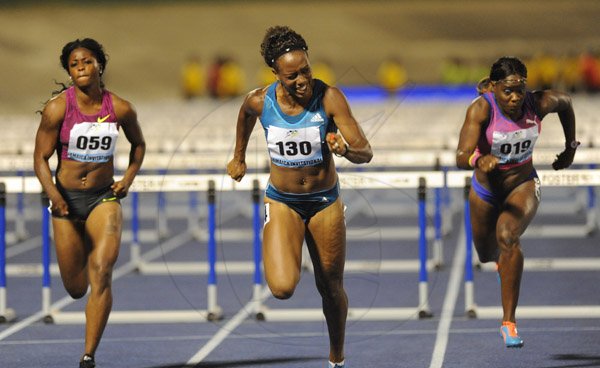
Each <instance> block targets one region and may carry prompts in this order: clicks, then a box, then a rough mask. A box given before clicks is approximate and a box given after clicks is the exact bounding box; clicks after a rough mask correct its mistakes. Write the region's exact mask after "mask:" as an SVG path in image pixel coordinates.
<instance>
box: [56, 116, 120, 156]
mask: <svg viewBox="0 0 600 368" xmlns="http://www.w3.org/2000/svg"><path fill="white" fill-rule="evenodd" d="M118 137H119V130H118V127H117V123H113V122H102V123H90V122H83V123H79V124H75V125H74V126H73V128H72V129H71V133H70V136H69V150H68V151H67V157H68V158H70V159H71V160H75V161H81V162H107V161H109V160H110V159H111V157H112V156H113V154H114V152H115V147H116V146H117V138H118Z"/></svg>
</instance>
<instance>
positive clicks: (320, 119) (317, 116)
mask: <svg viewBox="0 0 600 368" xmlns="http://www.w3.org/2000/svg"><path fill="white" fill-rule="evenodd" d="M324 121H325V119H323V117H322V116H321V114H319V113H316V114H315V115H313V117H312V118H310V122H311V123H322V122H324Z"/></svg>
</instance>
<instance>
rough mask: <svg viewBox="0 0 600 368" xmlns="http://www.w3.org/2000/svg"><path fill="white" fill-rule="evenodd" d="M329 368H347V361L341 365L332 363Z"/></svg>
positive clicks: (343, 361)
mask: <svg viewBox="0 0 600 368" xmlns="http://www.w3.org/2000/svg"><path fill="white" fill-rule="evenodd" d="M327 367H328V368H345V367H346V363H345V360H342V361H341V362H340V363H332V362H331V361H330V362H329V364H328V365H327Z"/></svg>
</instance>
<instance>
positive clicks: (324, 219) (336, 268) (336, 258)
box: [306, 197, 346, 276]
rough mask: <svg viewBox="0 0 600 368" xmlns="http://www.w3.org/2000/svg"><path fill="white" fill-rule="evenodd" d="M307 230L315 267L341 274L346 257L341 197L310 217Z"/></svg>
mask: <svg viewBox="0 0 600 368" xmlns="http://www.w3.org/2000/svg"><path fill="white" fill-rule="evenodd" d="M308 232H309V234H307V237H306V240H307V244H308V246H309V250H310V251H311V256H312V258H313V264H314V266H315V269H317V268H318V267H320V268H321V270H322V271H324V272H326V273H337V274H338V275H340V276H341V274H342V273H343V271H344V262H345V259H346V222H345V219H344V202H343V201H342V198H341V197H338V199H337V200H336V201H335V202H334V203H333V204H331V205H330V206H328V207H327V208H325V209H323V210H321V211H319V212H318V213H317V214H316V215H314V216H313V217H312V218H311V219H310V221H309V223H308ZM315 261H318V264H317V263H316V262H315Z"/></svg>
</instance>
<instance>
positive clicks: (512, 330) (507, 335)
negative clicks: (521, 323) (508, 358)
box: [500, 321, 524, 348]
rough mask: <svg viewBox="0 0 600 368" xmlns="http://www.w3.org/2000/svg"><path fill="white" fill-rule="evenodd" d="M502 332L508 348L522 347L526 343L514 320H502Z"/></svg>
mask: <svg viewBox="0 0 600 368" xmlns="http://www.w3.org/2000/svg"><path fill="white" fill-rule="evenodd" d="M500 334H501V335H502V338H503V339H504V344H505V345H506V347H507V348H522V347H523V345H524V343H523V339H521V337H520V336H519V333H518V332H517V325H516V324H515V323H513V322H507V321H503V322H502V327H500Z"/></svg>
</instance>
